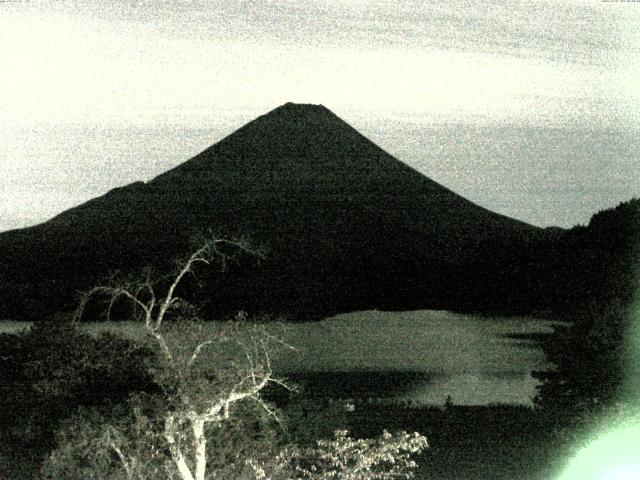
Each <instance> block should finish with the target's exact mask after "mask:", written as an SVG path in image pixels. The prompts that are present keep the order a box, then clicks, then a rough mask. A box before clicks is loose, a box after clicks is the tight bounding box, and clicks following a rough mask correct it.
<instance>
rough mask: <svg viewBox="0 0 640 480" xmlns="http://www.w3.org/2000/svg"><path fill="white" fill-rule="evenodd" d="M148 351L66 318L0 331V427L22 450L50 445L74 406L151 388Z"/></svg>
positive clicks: (102, 404)
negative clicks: (83, 328)
mask: <svg viewBox="0 0 640 480" xmlns="http://www.w3.org/2000/svg"><path fill="white" fill-rule="evenodd" d="M151 358H152V357H151V351H150V350H148V349H146V348H143V347H140V346H138V345H136V344H134V343H133V342H131V341H128V340H125V339H122V338H119V337H117V336H115V335H113V334H108V333H104V334H100V335H98V336H97V337H94V336H92V335H89V334H86V333H82V332H80V331H79V330H78V328H77V326H76V325H74V324H71V323H57V322H40V323H37V324H34V325H33V327H32V328H31V329H30V330H28V331H25V332H20V333H17V334H1V335H0V432H1V436H2V438H3V443H4V444H5V445H7V446H11V447H12V448H13V449H21V450H22V451H23V453H24V454H25V455H31V456H42V455H44V454H46V453H47V452H48V451H50V450H51V448H52V447H53V444H54V433H55V430H56V428H57V427H58V425H59V424H60V422H62V421H63V420H65V419H67V418H69V417H70V416H71V415H73V414H74V413H75V412H76V410H77V409H78V407H80V406H84V407H96V408H106V409H108V410H111V408H112V406H114V405H117V404H120V403H122V402H124V401H125V400H126V399H127V398H128V397H129V396H130V394H131V393H132V392H136V391H153V390H154V386H153V383H152V380H151V378H150V377H149V375H148V374H147V371H146V369H145V363H146V362H147V361H148V360H149V359H151Z"/></svg>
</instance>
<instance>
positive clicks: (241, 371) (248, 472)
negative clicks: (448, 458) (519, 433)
mask: <svg viewBox="0 0 640 480" xmlns="http://www.w3.org/2000/svg"><path fill="white" fill-rule="evenodd" d="M238 252H245V253H250V254H252V255H260V252H256V251H254V250H252V249H250V248H249V247H248V245H247V244H246V243H244V242H230V241H227V240H210V241H207V242H204V243H203V244H202V246H201V247H200V248H198V249H197V250H196V251H195V252H194V253H193V254H192V255H191V256H189V257H188V258H186V259H185V260H184V261H183V262H181V263H179V264H178V267H177V269H176V271H175V272H174V274H173V275H171V276H170V277H168V279H167V278H165V279H164V280H163V281H161V282H154V281H152V280H151V274H150V272H149V271H147V272H146V273H145V276H144V277H143V279H142V280H138V281H135V280H134V281H132V282H128V283H120V284H118V283H112V284H111V285H109V286H98V287H95V288H93V289H91V290H90V291H89V292H87V293H86V295H84V297H83V299H82V301H81V303H80V306H79V308H78V310H77V313H76V318H77V319H80V318H81V317H82V316H83V312H84V311H85V308H86V305H87V303H88V301H89V300H90V299H91V298H92V297H94V296H96V295H103V296H106V298H107V300H108V302H107V306H106V310H107V314H108V315H109V314H110V312H111V309H112V307H113V306H114V305H115V303H116V302H117V301H119V300H120V299H125V300H127V301H128V302H129V303H130V304H131V305H133V307H134V309H133V316H134V317H135V318H136V319H138V320H139V321H140V323H141V324H142V325H143V330H144V332H145V333H146V338H148V339H149V341H150V342H151V344H152V345H155V347H156V348H155V351H156V352H157V355H156V362H155V363H154V364H153V365H150V366H149V367H148V369H149V371H150V372H151V373H152V374H153V376H154V378H155V381H156V383H157V385H158V386H159V387H160V389H161V391H162V395H160V404H161V405H160V406H159V407H158V406H157V405H156V403H154V402H153V401H151V400H150V399H147V398H138V400H137V403H136V401H133V402H131V405H130V406H131V407H132V408H131V409H130V410H131V411H132V414H131V415H129V416H128V417H125V418H124V419H114V418H107V417H104V416H103V415H102V414H101V413H99V412H97V413H96V412H89V413H88V414H87V415H85V416H84V417H83V416H78V417H76V418H75V419H74V421H73V422H70V423H69V424H68V425H67V426H66V428H67V429H66V432H67V433H66V435H64V434H63V436H64V437H65V438H64V441H63V442H61V444H60V445H59V447H58V449H56V450H55V451H54V452H53V453H52V455H51V456H50V457H49V461H48V462H47V463H46V464H45V468H43V473H44V478H47V479H54V478H55V479H60V478H68V479H76V478H77V479H80V478H82V479H83V480H92V479H96V480H97V479H100V478H105V477H107V476H108V478H114V479H115V478H118V479H122V480H142V479H147V478H163V477H164V478H168V479H176V480H205V479H214V478H215V479H228V478H233V479H234V480H235V479H238V480H239V479H247V480H248V479H253V480H255V479H261V480H292V479H299V480H340V479H356V478H358V479H360V478H362V479H368V480H386V479H391V478H411V476H412V475H413V470H414V469H415V468H416V463H415V462H414V461H413V460H412V459H411V458H410V457H411V456H413V455H415V454H418V453H420V452H421V451H422V450H423V449H424V448H426V446H427V442H426V439H425V438H424V437H423V436H421V435H419V434H417V433H416V434H406V433H404V432H400V433H397V434H395V435H391V434H388V433H387V432H385V433H384V434H383V435H382V436H380V437H379V438H378V439H369V440H354V439H352V438H350V437H349V436H348V435H347V432H346V431H344V430H338V431H336V432H335V438H334V439H333V440H318V441H317V446H316V447H314V448H301V447H299V446H297V445H295V444H287V445H275V444H273V445H272V444H268V445H263V447H264V451H255V450H252V451H250V452H249V453H248V454H247V453H246V450H245V454H244V456H243V455H241V454H240V453H239V452H235V451H232V452H231V454H232V455H231V456H232V457H233V459H232V460H231V463H232V464H231V465H227V464H222V466H220V465H221V463H220V462H219V461H218V463H214V462H213V460H214V458H215V459H217V460H222V461H226V459H228V458H229V455H228V454H229V451H228V450H229V446H228V445H227V444H225V441H224V440H223V441H221V438H222V436H217V437H215V436H212V433H213V432H214V431H215V429H216V428H218V431H220V432H222V427H224V426H229V425H231V423H232V421H233V420H234V419H235V420H238V419H239V418H240V419H242V418H245V417H243V415H246V410H245V411H244V412H242V413H241V414H240V415H236V414H235V412H238V411H240V409H246V408H247V407H248V406H252V407H254V408H255V409H256V410H257V411H260V412H262V413H263V414H266V418H269V419H272V420H275V421H279V418H278V415H277V413H276V410H275V408H274V407H273V406H272V405H270V404H268V403H267V402H265V401H264V400H263V398H262V397H261V393H262V392H263V391H264V389H265V387H267V385H269V384H278V385H281V386H283V387H285V388H289V387H288V386H287V384H286V383H285V382H284V381H283V380H282V379H278V378H276V377H275V376H274V374H273V371H272V367H271V357H270V352H271V351H272V350H273V349H274V347H276V346H278V347H284V348H287V349H290V348H292V347H290V346H289V345H287V344H285V343H284V342H283V341H282V340H280V339H279V338H276V337H274V336H273V335H271V334H269V333H268V332H267V331H266V329H264V328H262V327H261V326H260V325H258V324H255V323H250V322H247V321H245V320H246V315H245V314H244V313H243V312H240V313H239V314H238V317H237V319H236V321H235V322H230V323H228V324H227V325H226V326H224V327H222V326H220V324H216V325H215V326H212V325H211V324H208V325H205V324H204V323H203V322H202V321H201V320H200V319H199V317H198V315H197V311H196V310H195V309H194V307H193V305H191V304H189V303H188V302H187V301H185V300H184V298H182V297H180V295H179V294H178V291H179V289H180V285H181V282H183V281H184V279H185V277H186V276H187V275H191V274H194V268H195V267H196V266H197V265H199V264H201V265H205V266H207V265H210V264H212V263H213V262H215V261H219V262H220V263H221V266H222V268H223V269H224V268H225V267H226V265H227V263H228V262H230V261H232V260H233V258H234V255H235V254H237V253H238ZM162 286H163V287H162ZM159 292H162V293H159ZM170 312H171V314H170ZM174 315H177V316H178V319H177V320H178V321H169V319H170V318H171V317H173V316H174ZM145 409H147V410H148V411H146V412H145ZM262 416H263V417H264V416H265V415H262ZM63 432H64V430H63ZM243 435H244V433H241V434H240V436H241V438H243V439H244V437H243ZM224 438H226V437H224ZM208 439H209V443H208V442H207V440H208ZM251 445H253V444H251ZM225 447H226V448H227V451H226V452H225V451H223V450H224V449H225ZM231 448H233V447H231ZM89 458H91V459H92V463H91V462H90V464H89V465H88V466H87V463H88V462H87V459H89ZM70 472H71V473H70Z"/></svg>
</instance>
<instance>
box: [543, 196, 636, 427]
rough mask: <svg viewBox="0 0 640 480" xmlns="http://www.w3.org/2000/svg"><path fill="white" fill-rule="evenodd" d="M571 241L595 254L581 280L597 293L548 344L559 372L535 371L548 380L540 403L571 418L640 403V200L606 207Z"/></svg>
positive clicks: (584, 292) (573, 234)
mask: <svg viewBox="0 0 640 480" xmlns="http://www.w3.org/2000/svg"><path fill="white" fill-rule="evenodd" d="M571 238H572V239H573V240H572V241H573V243H574V244H575V245H578V246H580V249H578V248H576V252H578V253H583V254H585V255H586V254H590V258H587V259H586V260H582V261H583V263H586V264H588V266H589V268H590V270H585V271H583V272H580V273H579V274H578V276H582V278H581V280H583V281H584V283H578V285H579V286H581V290H582V291H581V292H580V295H581V296H583V297H584V296H586V295H588V294H590V295H591V297H590V299H589V300H588V301H584V302H582V303H581V304H579V305H576V306H575V307H574V309H573V312H572V317H573V322H572V325H571V326H568V327H558V328H557V329H556V331H555V333H554V335H553V336H552V337H551V339H550V340H549V341H548V342H547V343H546V345H545V351H546V353H547V356H548V358H549V360H550V361H551V362H553V363H554V364H555V365H556V370H555V371H551V372H536V373H535V374H534V376H535V377H536V378H538V379H540V380H541V381H542V385H541V386H540V388H539V390H538V396H537V399H536V401H537V403H538V405H539V406H540V407H542V408H545V409H547V410H549V411H556V412H559V413H560V414H561V416H562V417H565V418H566V417H567V416H571V415H573V414H575V415H580V414H582V413H588V412H593V411H597V410H600V409H602V408H605V407H607V406H611V405H612V404H613V403H615V402H619V401H624V402H637V403H640V397H639V396H638V394H640V391H638V390H636V391H632V390H633V387H634V385H635V386H636V387H637V386H639V385H640V384H639V383H638V382H637V381H635V380H634V375H637V374H638V373H640V371H638V368H636V370H635V371H634V370H633V368H634V365H637V364H638V362H637V358H638V355H640V351H638V348H640V347H639V346H638V345H637V344H636V343H634V335H637V332H638V329H639V328H640V323H639V322H640V311H639V310H638V306H639V304H638V303H637V300H638V295H639V294H640V277H639V274H640V200H631V201H629V202H624V203H622V204H620V205H618V206H617V207H615V208H613V209H609V210H605V211H602V212H599V213H598V214H596V215H594V216H593V218H592V219H591V222H590V223H589V226H588V227H579V228H575V229H573V231H572V232H571ZM567 270H569V266H567ZM574 275H575V274H574ZM585 285H586V286H585ZM572 286H574V285H573V284H571V283H569V282H567V284H563V285H561V287H562V289H564V290H569V289H570V288H571V287H572ZM634 298H635V299H636V300H635V301H634Z"/></svg>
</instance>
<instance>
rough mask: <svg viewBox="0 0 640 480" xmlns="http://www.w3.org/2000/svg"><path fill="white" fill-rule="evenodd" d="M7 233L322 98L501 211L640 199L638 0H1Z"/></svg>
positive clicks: (537, 214) (581, 209) (523, 214)
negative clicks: (268, 116)
mask: <svg viewBox="0 0 640 480" xmlns="http://www.w3.org/2000/svg"><path fill="white" fill-rule="evenodd" d="M0 65H2V74H1V75H0V135H1V138H2V139H3V141H2V142H0V143H1V144H0V231H3V230H7V229H12V228H20V227H24V226H28V225H33V224H36V223H39V222H42V221H45V220H47V219H48V218H51V217H52V216H54V215H56V214H57V213H60V212H61V211H63V210H65V209H67V208H70V207H72V206H75V205H78V204H80V203H82V202H84V201H86V200H88V199H90V198H92V197H95V196H98V195H101V194H104V193H105V192H107V191H108V190H110V189H112V188H115V187H118V186H122V185H125V184H128V183H131V182H133V181H136V180H145V181H146V180H149V179H151V178H153V177H154V176H156V175H158V174H160V173H162V172H163V171H165V170H167V169H169V168H172V167H173V166H175V165H177V164H179V163H181V162H183V161H185V160H187V159H188V158H190V157H191V156H193V155H195V154H196V153H198V152H199V151H201V150H203V149H204V148H206V147H207V146H209V145H211V144H213V143H215V142H216V141H218V140H220V139H221V138H222V137H224V136H225V135H227V134H229V133H231V132H232V131H233V130H235V129H237V128H239V127H240V126H242V125H243V124H244V123H246V122H247V121H250V120H252V119H253V118H255V117H256V116H258V115H261V114H263V113H266V112H267V111H269V110H271V109H273V108H275V107H277V106H279V105H281V104H283V103H285V102H288V101H293V102H305V103H316V104H323V105H325V106H326V107H328V108H329V109H331V110H332V111H334V112H335V113H336V114H337V115H339V116H340V117H342V118H343V119H344V120H345V121H347V122H348V123H350V124H351V125H352V126H354V127H355V128H356V129H358V130H359V131H361V132H362V133H363V134H365V135H366V136H368V137H369V138H370V139H372V140H373V141H374V142H376V143H377V144H378V145H380V146H381V147H382V148H384V149H385V150H387V151H388V152H389V153H391V154H393V155H394V156H396V157H397V158H398V159H400V160H402V161H404V162H405V163H407V164H409V165H411V166H412V167H414V168H416V169H417V170H419V171H420V172H422V173H424V174H426V175H428V176H429V177H431V178H432V179H434V180H435V181H437V182H439V183H441V184H443V185H445V186H446V187H448V188H450V189H452V190H453V191H455V192H457V193H460V194H462V195H463V196H465V197H467V198H469V199H470V200H472V201H474V202H476V203H478V204H479V205H482V206H484V207H486V208H489V209H491V210H495V211H498V212H499V213H503V214H505V215H509V216H512V217H515V218H518V219H521V220H524V221H527V222H530V223H533V224H535V225H540V226H548V225H559V226H565V227H570V226H572V225H575V224H585V223H586V222H588V220H589V218H590V216H591V215H592V214H593V213H595V212H596V211H597V210H600V209H603V208H608V207H612V206H615V205H616V204H618V203H619V202H621V201H624V200H628V199H630V198H632V197H638V196H640V175H637V171H639V170H640V168H639V167H640V135H638V133H640V111H639V107H638V106H639V105H640V101H639V100H640V3H634V2H620V1H619V2H611V1H579V0H569V1H550V0H538V1H534V2H525V1H515V0H512V1H483V2H472V1H461V0H458V1H452V2H425V1H420V0H405V1H381V0H334V1H318V0H305V1H282V0H274V1H266V0H262V1H213V0H211V1H184V2H180V1H162V0H154V1H128V0H116V1H108V0H100V1H97V0H92V1H82V0H75V1H72V2H67V1H64V0H57V1H52V2H38V1H22V0H17V1H2V0H0Z"/></svg>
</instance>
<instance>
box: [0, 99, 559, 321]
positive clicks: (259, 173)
mask: <svg viewBox="0 0 640 480" xmlns="http://www.w3.org/2000/svg"><path fill="white" fill-rule="evenodd" d="M207 231H213V232H216V233H217V234H218V235H220V236H225V237H235V236H244V237H248V238H249V239H251V241H252V243H254V244H256V245H259V246H263V247H265V248H266V249H267V251H268V256H267V259H266V260H265V261H264V262H262V263H261V264H260V265H259V266H258V265H256V262H253V261H245V262H241V264H240V265H236V266H234V267H233V268H232V271H230V272H229V274H228V275H227V276H226V277H225V279H224V281H221V280H220V279H219V277H218V276H217V275H210V276H206V275H205V276H204V277H203V280H205V281H204V284H205V286H204V288H205V294H204V296H205V297H206V299H207V300H208V302H209V308H210V310H211V313H213V312H214V311H215V312H216V313H219V312H220V311H227V310H234V309H238V308H244V309H246V310H248V311H270V312H280V313H287V314H291V315H301V316H308V315H311V316H313V315H326V314H330V313H334V312H337V311H346V310H359V309H368V308H386V309H410V308H447V309H455V310H487V311H532V310H536V309H538V310H539V309H540V308H541V306H540V302H541V301H542V304H544V303H545V301H546V299H545V295H546V291H545V288H542V287H540V285H543V284H544V282H545V281H547V279H548V275H549V274H550V273H549V272H550V271H551V270H553V268H555V267H554V266H553V261H555V259H556V257H555V256H554V254H553V250H554V249H555V248H556V247H555V245H556V242H560V240H559V239H562V238H565V235H569V234H565V233H563V231H555V230H543V229H539V228H536V227H533V226H530V225H527V224H525V223H522V222H519V221H516V220H513V219H510V218H507V217H504V216H502V215H498V214H496V213H493V212H490V211H488V210H486V209H484V208H482V207H479V206H477V205H475V204H473V203H472V202H470V201H468V200H466V199H464V198H462V197H460V196H459V195H456V194H455V193H453V192H451V191H450V190H448V189H446V188H444V187H442V186H441V185H439V184H437V183H435V182H434V181H432V180H430V179H429V178H427V177H425V176H423V175H421V174H420V173H418V172H417V171H415V170H413V169H411V168H410V167H408V166H407V165H405V164H403V163H402V162H400V161H399V160H397V159H395V158H393V157H392V156H390V155H389V154H387V153H386V152H384V151H383V150H382V149H380V148H379V147H377V146H376V145H375V144H373V143H372V142H371V141H369V140H368V139H366V138H365V137H363V136H362V135H360V134H359V133H358V132H357V131H356V130H354V129H353V128H352V127H350V126H349V125H348V124H346V123H345V122H344V121H342V120H341V119H340V118H338V117H337V116H336V115H334V114H333V113H332V112H330V111H329V110H328V109H326V108H325V107H323V106H316V105H296V104H286V105H283V106H281V107H279V108H277V109H275V110H273V111H271V112H269V113H267V114H266V115H263V116H261V117H259V118H257V119H256V120H254V121H252V122H250V123H248V124H247V125H245V126H244V127H242V128H240V129H239V130H237V131H236V132H234V133H233V134H231V135H229V136H228V137H226V138H224V139H223V140H221V141H220V142H218V143H216V144H215V145H213V146H211V147H210V148H208V149H207V150H205V151H203V152H202V153H200V154H199V155H197V156H195V157H194V158H192V159H191V160H188V161H187V162H185V163H183V164H181V165H179V166H177V167H176V168H174V169H172V170H170V171H168V172H166V173H164V174H162V175H160V176H158V177H157V178H155V179H153V180H152V181H150V182H149V183H147V184H145V183H142V182H138V183H134V184H131V185H128V186H125V187H122V188H118V189H114V190H112V191H110V192H109V193H107V194H105V195H103V196H102V197H99V198H96V199H93V200H91V201H89V202H87V203H85V204H83V205H80V206H78V207H76V208H73V209H71V210H68V211H66V212H64V213H62V214H60V215H58V216H57V217H55V218H53V219H51V220H50V221H48V222H46V223H44V224H42V225H39V226H36V227H32V228H28V229H23V230H16V231H10V232H5V233H3V234H0V282H1V283H0V318H2V317H4V318H24V317H35V318H39V317H41V316H42V315H45V314H47V313H50V312H53V311H57V310H65V309H70V308H72V307H73V303H74V301H75V300H74V294H75V291H76V290H77V289H79V288H86V287H88V286H89V285H92V284H95V283H96V282H98V281H99V280H100V279H101V278H102V277H104V276H105V275H106V274H107V273H109V272H111V271H114V270H121V271H129V270H135V269H137V268H140V267H142V266H144V265H149V264H151V265H154V266H156V267H157V268H159V269H162V268H164V267H166V266H167V265H171V262H172V261H173V259H174V258H175V257H176V256H177V255H179V254H182V253H184V252H187V251H188V250H189V248H191V246H190V243H189V242H190V240H191V238H192V237H193V235H194V234H198V233H203V232H207ZM550 242H551V243H550ZM550 244H553V245H554V247H553V248H549V247H548V246H549V245H550ZM549 262H551V263H549ZM549 265H551V267H549ZM540 275H542V277H541V276H540Z"/></svg>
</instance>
